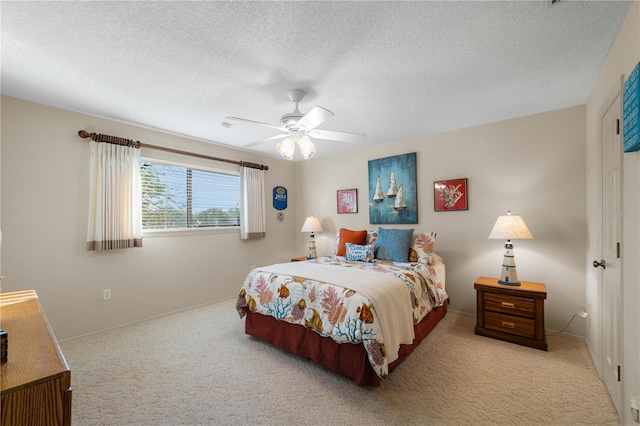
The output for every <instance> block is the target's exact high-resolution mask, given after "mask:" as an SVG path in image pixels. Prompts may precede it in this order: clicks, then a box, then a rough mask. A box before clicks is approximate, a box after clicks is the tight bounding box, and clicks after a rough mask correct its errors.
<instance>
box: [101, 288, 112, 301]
mask: <svg viewBox="0 0 640 426" xmlns="http://www.w3.org/2000/svg"><path fill="white" fill-rule="evenodd" d="M102 300H111V289H110V288H106V289H104V290H102Z"/></svg>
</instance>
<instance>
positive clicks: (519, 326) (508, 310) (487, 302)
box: [474, 277, 547, 351]
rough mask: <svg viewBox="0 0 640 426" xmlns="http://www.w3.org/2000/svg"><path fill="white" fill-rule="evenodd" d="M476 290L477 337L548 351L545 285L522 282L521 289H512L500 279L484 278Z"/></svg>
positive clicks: (512, 287) (480, 280)
mask: <svg viewBox="0 0 640 426" xmlns="http://www.w3.org/2000/svg"><path fill="white" fill-rule="evenodd" d="M474 288H475V289H476V302H477V324H476V334H479V335H481V336H487V337H493V338H495V339H500V340H505V341H507V342H511V343H517V344H519V345H524V346H530V347H532V348H536V349H541V350H543V351H546V350H547V336H546V333H545V330H544V300H545V299H546V298H547V289H546V286H545V285H544V284H541V283H532V282H527V281H522V282H521V285H519V286H511V285H503V284H499V283H498V279H497V278H487V277H480V278H478V279H477V280H476V282H475V284H474Z"/></svg>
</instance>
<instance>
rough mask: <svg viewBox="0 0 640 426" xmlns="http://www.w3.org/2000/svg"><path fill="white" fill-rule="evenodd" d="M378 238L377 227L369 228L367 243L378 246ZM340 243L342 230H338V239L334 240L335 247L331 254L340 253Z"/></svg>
mask: <svg viewBox="0 0 640 426" xmlns="http://www.w3.org/2000/svg"><path fill="white" fill-rule="evenodd" d="M377 238H378V231H377V230H376V229H369V230H368V231H367V242H366V244H367V245H371V246H373V247H374V249H375V246H376V239H377ZM339 244H340V230H338V231H337V232H336V239H335V241H334V242H333V249H332V250H331V256H337V255H338V245H339Z"/></svg>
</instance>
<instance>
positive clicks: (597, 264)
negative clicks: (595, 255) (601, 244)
mask: <svg viewBox="0 0 640 426" xmlns="http://www.w3.org/2000/svg"><path fill="white" fill-rule="evenodd" d="M598 266H602V269H607V262H605V261H604V259H602V260H601V261H600V262H598V261H597V260H594V261H593V267H594V268H597V267H598Z"/></svg>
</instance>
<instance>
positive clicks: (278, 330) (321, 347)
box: [244, 301, 447, 386]
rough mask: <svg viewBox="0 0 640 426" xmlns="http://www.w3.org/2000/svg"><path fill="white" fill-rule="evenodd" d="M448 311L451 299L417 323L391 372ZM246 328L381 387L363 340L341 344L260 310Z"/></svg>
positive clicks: (363, 382)
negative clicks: (411, 336)
mask: <svg viewBox="0 0 640 426" xmlns="http://www.w3.org/2000/svg"><path fill="white" fill-rule="evenodd" d="M446 313H447V302H446V301H445V303H444V304H443V305H442V306H440V307H438V308H435V309H433V310H432V311H431V312H429V313H428V314H427V316H426V317H424V318H423V319H422V321H420V322H419V323H418V324H416V325H415V326H414V329H415V335H416V338H415V339H414V341H413V343H411V344H409V345H400V349H399V351H398V359H397V360H395V361H394V362H392V363H391V364H389V372H391V370H393V369H394V368H395V367H396V366H397V365H399V364H400V363H401V362H402V361H403V360H404V359H405V358H406V357H407V356H408V355H409V354H410V353H411V352H412V351H413V350H414V349H415V348H416V347H417V346H418V345H419V344H420V342H422V339H424V338H425V337H426V336H427V334H429V333H430V332H431V330H433V328H434V327H435V326H436V324H438V322H439V321H440V320H441V319H442V318H443V317H444V316H445V315H446ZM244 329H245V333H247V334H249V335H251V336H254V337H256V338H258V339H261V340H264V341H267V342H269V343H272V344H274V345H275V346H277V347H279V348H282V349H286V350H288V351H290V352H293V353H294V354H296V355H300V356H302V357H305V358H309V359H311V360H312V361H313V362H315V363H316V364H319V365H321V366H323V367H326V368H328V369H329V370H331V371H334V372H336V373H340V374H343V375H345V376H347V377H350V378H352V379H354V380H355V381H356V383H357V384H358V386H380V380H381V379H380V376H378V375H377V374H376V373H375V371H374V370H373V368H371V364H370V363H369V358H368V357H367V352H366V350H365V349H364V345H363V344H362V343H358V344H352V343H342V344H338V343H336V342H335V341H334V340H333V339H331V338H330V337H322V336H321V335H319V334H318V333H316V332H315V331H313V330H310V329H308V328H306V327H303V326H301V325H298V324H291V323H288V322H286V321H280V320H277V319H275V318H274V317H271V316H266V315H262V314H259V313H256V312H248V313H247V317H246V321H245V328H244Z"/></svg>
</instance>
